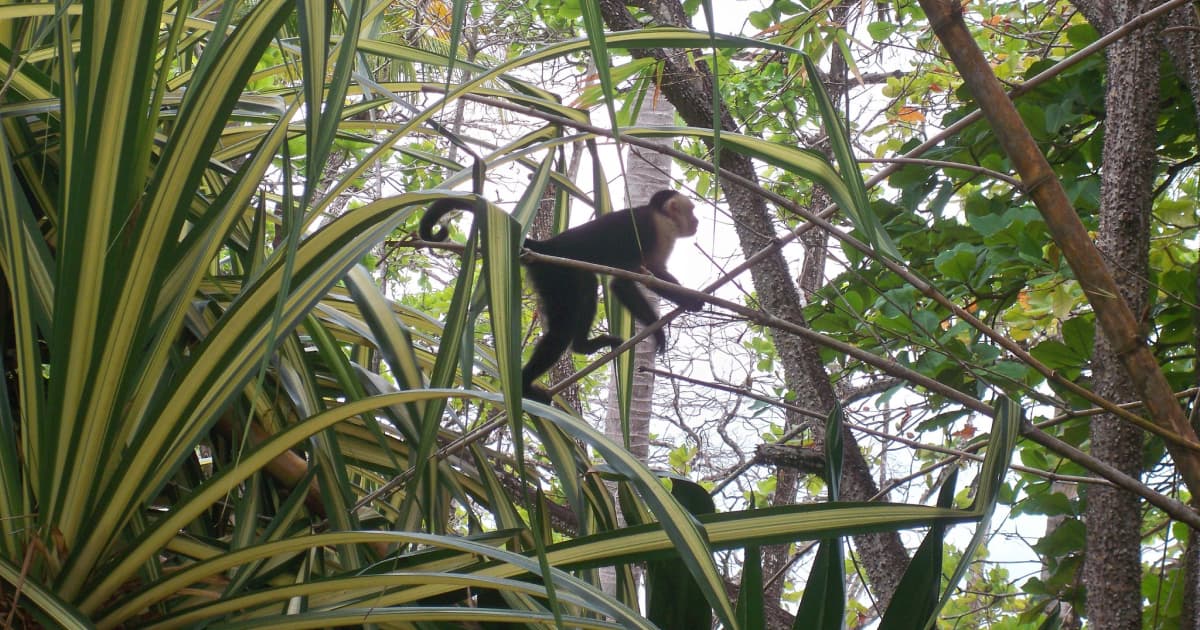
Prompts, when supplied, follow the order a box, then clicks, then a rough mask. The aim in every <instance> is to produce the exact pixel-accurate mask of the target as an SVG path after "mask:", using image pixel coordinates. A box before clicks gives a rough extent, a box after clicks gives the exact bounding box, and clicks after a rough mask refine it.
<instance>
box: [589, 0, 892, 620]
mask: <svg viewBox="0 0 1200 630" xmlns="http://www.w3.org/2000/svg"><path fill="white" fill-rule="evenodd" d="M642 4H645V5H652V6H653V8H652V9H650V13H651V14H653V15H655V16H656V17H658V18H659V19H662V20H663V21H662V22H659V23H660V24H664V25H672V26H687V24H686V23H683V22H680V21H667V20H669V19H678V18H671V16H679V15H682V12H681V11H680V10H679V9H678V4H679V3H678V2H677V0H663V1H662V2H657V3H649V2H643V3H642ZM600 10H601V13H602V14H603V15H604V20H605V22H606V23H607V25H608V26H609V28H611V29H613V30H617V31H623V30H632V29H637V28H641V25H640V24H639V23H638V22H637V21H636V20H634V19H633V17H632V16H631V15H630V13H629V12H628V11H627V10H626V8H625V3H624V0H601V2H600ZM631 52H632V54H633V55H634V56H635V57H645V56H651V57H654V58H656V59H658V60H659V61H660V62H662V63H663V73H662V74H661V78H660V85H661V87H662V89H663V92H664V93H665V94H666V95H667V98H668V99H669V100H670V101H671V103H672V104H673V105H675V108H676V110H678V112H679V114H680V116H681V117H682V118H683V119H684V121H685V122H686V123H687V124H689V125H696V126H704V127H707V126H711V125H712V121H713V115H712V114H713V111H712V104H713V82H712V76H711V74H710V73H709V71H708V66H707V64H706V63H704V62H703V61H702V60H697V61H696V62H695V64H694V65H689V63H688V58H687V56H685V55H680V54H672V51H666V50H636V51H631ZM720 121H721V126H722V128H723V129H727V130H733V129H736V126H735V124H734V121H733V118H732V117H731V116H730V114H729V112H728V111H727V110H725V109H724V108H722V111H721V116H720ZM720 166H721V167H723V168H725V169H728V170H730V171H731V172H734V173H737V174H738V175H740V176H742V177H745V178H747V179H750V180H757V177H756V175H755V171H754V165H753V163H752V162H751V160H750V159H749V158H747V157H746V156H743V155H739V154H736V153H733V152H732V151H728V150H726V151H723V152H722V154H721V163H720ZM724 186H725V193H726V199H727V201H728V202H729V207H730V209H731V211H732V212H733V216H734V220H735V222H736V229H737V235H738V239H739V242H740V244H741V246H742V250H743V251H744V252H746V253H747V255H749V254H752V253H756V252H758V251H760V250H762V249H763V248H765V247H766V246H767V245H769V244H770V243H771V240H772V238H773V236H774V234H775V225H774V223H773V222H772V220H771V217H770V215H769V214H768V212H767V207H766V204H765V203H764V202H763V200H762V199H761V198H759V197H758V196H757V195H756V194H755V193H753V192H751V191H748V190H745V189H743V188H741V187H738V186H736V185H735V184H733V183H731V182H728V181H726V182H725V184H724ZM750 273H751V278H752V281H753V283H754V287H755V291H756V292H757V296H758V298H759V300H760V306H761V307H762V309H763V310H764V311H766V312H768V313H771V314H773V315H776V316H778V317H781V318H784V319H787V320H789V321H791V322H794V323H796V324H798V325H802V326H803V325H806V323H805V322H804V319H803V316H802V315H801V313H800V307H801V301H800V293H799V291H798V290H797V288H796V284H795V282H793V280H792V278H791V275H790V274H789V272H788V268H787V264H786V263H785V262H784V260H783V256H782V255H780V254H778V253H776V254H774V255H771V256H767V257H765V258H763V260H762V261H761V262H760V263H759V264H757V265H756V266H754V267H753V268H752V269H751V271H750ZM771 334H772V339H773V341H774V343H775V347H776V349H777V350H778V352H779V357H780V361H781V363H782V365H783V368H784V378H785V380H786V385H787V387H788V388H789V389H791V390H792V391H794V392H796V394H797V396H798V399H799V401H801V404H802V405H804V406H808V407H811V408H815V409H822V410H825V411H829V410H831V409H833V407H834V404H835V402H836V397H835V395H834V392H833V388H832V386H831V385H830V382H829V377H828V374H826V372H825V366H824V365H822V364H821V361H820V357H819V354H818V352H817V348H815V347H814V346H813V345H812V343H810V342H808V341H806V340H804V339H802V338H800V337H798V336H795V335H790V334H784V333H780V332H777V331H772V333H771ZM842 437H843V439H844V440H845V445H846V447H845V461H844V463H843V466H844V475H843V480H842V497H843V498H844V499H847V500H858V501H865V500H868V499H870V498H871V497H873V496H874V495H875V494H876V493H877V492H878V487H877V486H876V484H875V481H874V479H873V478H872V474H871V469H870V467H869V466H868V465H867V462H866V460H865V459H864V458H863V455H862V452H861V451H860V450H859V448H858V442H857V440H856V439H855V438H854V436H853V435H851V434H850V432H849V431H845V432H844V435H843V436H842ZM854 544H855V547H856V548H857V550H858V553H859V557H860V560H861V562H862V563H863V566H864V567H865V568H866V573H867V577H868V579H869V580H870V582H871V585H872V586H873V587H874V592H875V595H876V600H877V601H878V602H879V603H880V604H881V606H884V607H886V605H887V602H888V601H889V600H890V599H891V596H892V593H893V592H894V591H895V588H896V585H897V584H898V583H899V579H900V576H901V575H902V573H903V572H904V569H905V567H906V566H907V564H908V556H907V554H906V553H905V551H904V547H903V546H902V545H901V543H900V537H899V536H898V535H897V534H895V533H885V534H868V535H861V536H855V537H854Z"/></svg>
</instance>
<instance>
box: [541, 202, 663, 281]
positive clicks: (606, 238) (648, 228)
mask: <svg viewBox="0 0 1200 630" xmlns="http://www.w3.org/2000/svg"><path fill="white" fill-rule="evenodd" d="M636 210H643V208H637V209H636ZM644 210H646V212H634V211H632V210H618V211H616V212H611V213H609V214H606V215H604V216H601V217H598V218H596V219H594V220H592V221H588V222H587V223H584V224H583V225H578V226H576V227H573V228H570V229H568V230H565V231H563V232H562V233H561V234H558V235H556V236H554V237H552V238H548V239H546V240H544V241H538V240H534V239H526V241H525V246H526V247H528V248H529V249H531V250H533V251H535V252H537V253H539V254H546V255H549V256H558V257H560V258H571V259H573V260H581V261H583V262H589V263H592V264H596V265H604V266H606V267H618V268H621V269H630V270H636V269H638V268H640V267H641V266H642V263H643V258H642V252H643V251H645V250H646V249H648V248H651V247H653V246H654V243H655V242H656V240H657V236H658V235H657V231H656V230H657V229H656V227H655V225H654V220H653V218H652V217H651V216H650V213H651V212H653V210H650V209H649V208H644Z"/></svg>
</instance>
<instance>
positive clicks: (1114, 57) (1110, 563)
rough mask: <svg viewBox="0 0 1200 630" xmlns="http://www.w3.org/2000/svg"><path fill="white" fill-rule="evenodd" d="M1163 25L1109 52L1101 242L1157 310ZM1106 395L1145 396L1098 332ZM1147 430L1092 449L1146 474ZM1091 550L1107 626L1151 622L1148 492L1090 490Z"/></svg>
mask: <svg viewBox="0 0 1200 630" xmlns="http://www.w3.org/2000/svg"><path fill="white" fill-rule="evenodd" d="M1153 4H1156V3H1152V2H1144V1H1141V0H1126V1H1118V2H1111V3H1109V7H1108V8H1109V9H1110V10H1111V11H1113V15H1114V16H1115V17H1116V19H1117V22H1118V23H1120V22H1123V21H1125V20H1127V19H1128V18H1130V17H1133V16H1134V15H1136V14H1137V13H1139V12H1141V11H1144V10H1145V9H1147V8H1149V7H1150V6H1153ZM1160 41H1161V40H1160V39H1159V34H1158V32H1157V29H1155V28H1146V29H1141V30H1138V31H1134V32H1133V33H1131V34H1129V35H1128V36H1127V37H1125V38H1124V39H1122V40H1121V41H1120V42H1118V43H1117V44H1115V45H1114V46H1112V47H1110V48H1109V49H1108V78H1107V86H1106V88H1107V89H1106V95H1105V111H1106V115H1105V122H1104V156H1103V164H1104V169H1103V172H1102V180H1101V203H1100V234H1099V238H1098V241H1099V242H1098V246H1099V248H1100V250H1101V252H1102V254H1103V255H1104V256H1105V259H1106V261H1107V263H1108V265H1109V268H1110V269H1112V272H1113V275H1114V278H1115V280H1116V281H1117V286H1119V287H1121V291H1122V294H1123V297H1124V298H1125V300H1126V301H1127V302H1128V303H1129V306H1130V308H1131V309H1132V310H1133V312H1134V313H1144V312H1145V311H1146V307H1147V299H1146V291H1147V282H1146V274H1147V256H1148V251H1149V217H1150V210H1151V204H1152V201H1153V199H1152V194H1153V183H1154V179H1153V177H1154V164H1155V155H1154V152H1155V147H1156V139H1155V129H1156V123H1157V112H1158V80H1159V73H1158V68H1159V58H1160V56H1161V53H1162V48H1161V45H1160ZM1092 375H1093V378H1094V379H1095V384H1096V392H1097V393H1099V394H1100V395H1102V396H1104V397H1105V398H1107V399H1109V400H1114V401H1118V402H1126V401H1130V400H1135V399H1137V395H1136V392H1134V390H1133V387H1132V384H1131V383H1130V380H1129V378H1128V376H1127V375H1126V373H1125V370H1124V369H1123V368H1122V366H1121V363H1120V360H1119V358H1118V357H1117V356H1115V354H1114V353H1113V350H1112V347H1111V346H1110V345H1109V343H1108V340H1107V338H1106V336H1105V335H1097V336H1096V351H1095V354H1094V355H1093V359H1092ZM1142 434H1143V432H1142V430H1141V429H1139V428H1137V427H1135V426H1133V425H1132V424H1129V423H1128V422H1124V421H1122V420H1120V419H1118V418H1116V417H1115V416H1111V415H1103V416H1099V417H1097V418H1096V419H1095V420H1093V422H1092V426H1091V442H1092V454H1093V455H1095V456H1096V457H1098V458H1100V459H1102V460H1104V461H1105V462H1108V463H1109V464H1112V465H1113V466H1115V467H1117V468H1119V469H1120V470H1121V471H1122V472H1125V473H1126V474H1128V475H1130V476H1132V477H1137V476H1139V475H1140V473H1141V461H1142V441H1143V435H1142ZM1085 520H1086V523H1087V543H1086V547H1087V552H1086V558H1085V561H1084V582H1085V584H1086V585H1087V598H1088V605H1087V613H1088V620H1089V624H1090V625H1091V627H1094V628H1097V629H1101V630H1103V629H1106V628H1113V629H1121V630H1126V629H1129V628H1139V627H1141V624H1142V595H1141V583H1142V570H1141V569H1142V565H1141V524H1142V519H1141V510H1140V501H1139V500H1138V497H1136V496H1134V495H1133V494H1131V493H1129V492H1126V491H1124V490H1119V489H1116V488H1111V487H1108V486H1101V485H1096V486H1091V487H1089V488H1087V512H1086V514H1085Z"/></svg>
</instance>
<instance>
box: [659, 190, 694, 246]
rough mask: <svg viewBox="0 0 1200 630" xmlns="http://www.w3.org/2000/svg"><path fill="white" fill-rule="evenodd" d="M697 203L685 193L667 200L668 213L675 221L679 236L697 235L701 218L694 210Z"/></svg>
mask: <svg viewBox="0 0 1200 630" xmlns="http://www.w3.org/2000/svg"><path fill="white" fill-rule="evenodd" d="M695 208H696V204H694V203H692V200H691V199H688V198H687V197H684V196H683V195H675V196H674V197H671V200H670V201H668V202H667V208H666V210H667V214H668V215H669V216H670V217H671V220H672V221H674V222H675V225H676V228H677V229H678V230H679V236H695V235H696V230H698V229H699V228H700V220H699V219H697V218H696V213H695V212H694V210H695Z"/></svg>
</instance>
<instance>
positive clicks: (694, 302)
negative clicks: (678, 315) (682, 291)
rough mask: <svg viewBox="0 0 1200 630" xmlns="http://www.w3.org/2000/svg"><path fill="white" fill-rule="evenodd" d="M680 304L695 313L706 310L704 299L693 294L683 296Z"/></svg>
mask: <svg viewBox="0 0 1200 630" xmlns="http://www.w3.org/2000/svg"><path fill="white" fill-rule="evenodd" d="M679 305H680V306H682V307H683V308H685V309H687V310H689V311H691V312H693V313H695V312H696V311H702V310H704V300H701V299H700V298H695V297H691V296H687V297H683V296H681V297H680V302H679Z"/></svg>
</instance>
